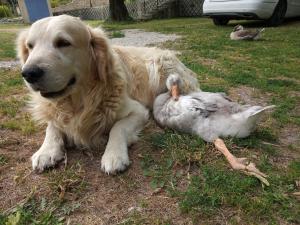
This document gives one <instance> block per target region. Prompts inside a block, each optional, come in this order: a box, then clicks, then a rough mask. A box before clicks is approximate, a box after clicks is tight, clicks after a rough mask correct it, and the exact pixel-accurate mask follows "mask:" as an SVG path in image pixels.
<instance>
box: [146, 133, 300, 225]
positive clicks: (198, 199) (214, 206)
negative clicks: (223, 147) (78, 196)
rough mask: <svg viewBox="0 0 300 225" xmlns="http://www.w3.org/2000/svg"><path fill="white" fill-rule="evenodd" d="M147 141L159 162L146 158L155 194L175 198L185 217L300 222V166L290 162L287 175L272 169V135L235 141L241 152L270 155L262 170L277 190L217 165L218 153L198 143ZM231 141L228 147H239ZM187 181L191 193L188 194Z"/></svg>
mask: <svg viewBox="0 0 300 225" xmlns="http://www.w3.org/2000/svg"><path fill="white" fill-rule="evenodd" d="M146 141H147V143H150V144H151V145H152V148H153V149H156V152H155V154H154V156H153V154H150V153H149V154H145V155H143V158H142V163H141V166H142V168H143V171H144V175H145V176H149V177H150V178H151V181H150V184H151V186H152V188H153V189H157V188H164V189H165V190H166V191H167V193H169V195H170V196H172V197H176V198H178V199H179V206H180V209H181V212H182V213H187V214H189V215H190V216H191V217H192V218H193V219H194V220H195V221H198V220H200V219H201V220H202V221H203V220H207V224H213V222H212V221H211V219H212V218H213V217H214V216H216V215H217V214H218V213H219V212H220V210H231V211H233V212H234V213H238V214H239V216H240V217H241V218H242V220H243V221H244V223H243V224H266V223H272V224H278V218H281V219H283V220H286V221H289V222H292V223H299V222H300V217H299V214H298V212H299V210H300V205H299V203H298V202H297V200H296V199H294V197H293V196H292V193H293V192H296V191H297V187H296V184H295V181H296V180H297V179H299V177H300V161H292V162H290V164H289V166H288V168H287V170H286V171H282V170H280V169H278V168H277V167H276V166H274V165H272V164H271V163H270V161H269V157H270V156H272V155H273V152H272V151H271V152H270V151H269V152H268V151H265V150H266V148H268V146H265V145H264V144H263V143H261V142H262V141H273V142H274V141H276V138H275V137H274V136H273V134H270V133H269V131H260V132H257V133H255V134H254V135H253V136H251V137H250V138H249V139H243V140H233V143H235V144H237V146H240V147H241V146H243V147H245V146H247V147H248V148H253V149H254V148H255V149H261V150H263V151H265V152H264V156H262V157H261V159H260V162H259V167H260V168H262V169H263V170H264V172H266V173H268V175H269V178H268V179H269V181H270V183H271V186H270V187H264V188H262V187H261V184H260V182H259V181H258V180H257V179H255V178H253V177H249V176H246V175H244V174H243V173H239V172H237V171H230V170H229V168H228V164H227V163H226V162H225V160H224V158H223V156H219V157H215V158H214V159H211V158H210V157H212V155H213V154H212V152H211V151H209V149H208V146H207V145H206V144H205V143H204V142H203V141H202V140H201V139H199V138H198V137H195V136H191V135H182V134H178V133H176V132H173V131H167V132H166V133H157V134H154V135H152V136H150V137H147V138H146ZM230 141H232V140H228V142H227V144H228V146H233V144H232V143H230ZM235 154H236V155H238V153H235ZM156 155H157V157H155V156H156ZM191 165H192V167H193V168H194V175H193V176H191V177H189V175H188V173H189V172H188V169H186V168H189V167H191ZM187 181H188V185H187V187H186V188H182V183H186V182H187ZM232 219H234V218H232ZM254 221H255V222H254Z"/></svg>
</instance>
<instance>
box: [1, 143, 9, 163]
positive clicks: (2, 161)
mask: <svg viewBox="0 0 300 225" xmlns="http://www.w3.org/2000/svg"><path fill="white" fill-rule="evenodd" d="M0 145H1V142H0ZM7 162H8V158H7V157H6V156H5V155H2V154H0V166H3V165H5V164H7Z"/></svg>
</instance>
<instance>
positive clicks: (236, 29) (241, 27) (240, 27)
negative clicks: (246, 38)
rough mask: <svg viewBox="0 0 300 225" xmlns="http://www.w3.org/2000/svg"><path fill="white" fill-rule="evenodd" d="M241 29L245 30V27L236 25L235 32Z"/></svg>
mask: <svg viewBox="0 0 300 225" xmlns="http://www.w3.org/2000/svg"><path fill="white" fill-rule="evenodd" d="M240 30H244V27H243V26H242V25H236V26H235V27H234V28H233V32H235V31H240Z"/></svg>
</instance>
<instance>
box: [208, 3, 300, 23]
mask: <svg viewBox="0 0 300 225" xmlns="http://www.w3.org/2000/svg"><path fill="white" fill-rule="evenodd" d="M278 1H279V0H205V2H204V4H203V15H204V16H210V17H216V16H226V17H228V18H230V19H243V18H244V19H265V20H266V19H269V18H270V17H271V16H272V14H273V12H274V9H275V7H276V5H277V3H278ZM287 4H288V7H287V12H286V16H285V17H295V16H300V0H287Z"/></svg>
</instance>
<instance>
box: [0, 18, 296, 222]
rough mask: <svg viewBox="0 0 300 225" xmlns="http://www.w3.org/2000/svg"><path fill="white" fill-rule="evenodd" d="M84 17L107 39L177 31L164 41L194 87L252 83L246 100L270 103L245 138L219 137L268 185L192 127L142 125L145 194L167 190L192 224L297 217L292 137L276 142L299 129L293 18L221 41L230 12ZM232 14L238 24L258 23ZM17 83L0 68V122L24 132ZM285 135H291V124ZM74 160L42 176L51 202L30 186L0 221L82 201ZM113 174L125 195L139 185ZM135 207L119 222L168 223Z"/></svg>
mask: <svg viewBox="0 0 300 225" xmlns="http://www.w3.org/2000/svg"><path fill="white" fill-rule="evenodd" d="M87 23H89V24H90V25H92V26H99V25H101V26H103V27H104V28H105V29H106V30H107V31H108V32H109V33H110V37H112V38H117V37H122V36H123V33H122V31H121V30H122V29H132V28H138V29H145V30H149V31H157V32H163V33H176V34H179V35H181V36H182V38H181V39H180V40H177V41H175V42H167V43H165V44H164V47H165V48H168V49H173V50H178V51H181V53H182V54H181V55H180V56H179V57H180V59H181V60H182V61H183V62H184V64H185V65H187V66H188V67H189V68H190V69H192V70H193V71H195V72H196V73H197V74H198V75H199V76H198V80H199V82H200V85H201V88H202V89H203V90H205V91H213V92H226V93H231V96H233V97H238V95H237V94H236V93H239V92H237V91H236V89H238V88H241V89H247V90H252V92H251V93H252V94H250V96H248V97H249V98H250V99H252V100H254V101H258V102H263V103H264V104H266V105H267V104H269V105H271V104H275V105H276V108H275V109H274V111H273V112H272V113H270V114H269V115H267V116H266V117H264V118H263V121H262V123H261V124H260V125H259V127H258V129H257V131H255V132H254V133H253V134H252V135H251V136H250V137H248V138H245V139H235V138H228V139H226V140H225V142H226V145H227V146H228V147H229V149H230V150H231V151H232V152H233V153H234V154H235V155H236V156H238V157H248V158H249V159H250V160H251V161H253V162H255V163H256V165H257V166H258V167H259V168H260V170H261V171H263V172H265V173H267V174H268V175H269V177H268V180H269V182H270V184H271V185H270V186H269V187H262V185H261V184H260V183H259V182H258V181H257V180H256V179H255V178H253V177H249V176H246V175H245V174H243V173H239V172H237V171H232V170H231V169H230V167H229V165H228V163H227V162H226V160H225V159H224V157H223V156H222V155H220V154H219V153H218V152H217V150H215V149H214V147H213V146H212V145H211V144H207V143H205V142H204V141H203V140H201V139H200V138H198V137H196V136H192V135H185V134H179V133H177V132H174V131H171V130H164V131H157V132H156V131H151V132H149V131H146V133H145V135H144V137H143V144H145V145H146V146H147V147H145V148H143V149H141V153H140V167H141V170H142V173H143V174H142V176H143V177H145V178H146V179H147V180H148V185H149V186H150V187H151V189H152V190H153V192H154V193H157V192H159V193H161V195H163V196H166V198H172V199H174V201H176V202H177V203H178V207H179V209H180V213H181V216H182V217H188V218H190V219H191V220H192V221H193V223H194V224H198V223H199V221H201V223H203V224H220V223H224V222H225V221H226V223H228V224H299V223H300V218H299V211H300V204H299V200H297V198H295V197H294V195H293V193H295V192H299V187H298V186H297V181H298V182H299V178H300V161H299V158H300V155H299V143H298V142H297V141H293V142H292V143H291V144H290V145H289V146H287V145H284V144H282V143H281V138H282V133H283V132H284V131H285V130H289V128H290V127H295V128H296V131H298V132H299V127H300V116H299V102H300V95H299V91H300V75H299V71H300V52H299V48H298V46H300V39H299V35H300V29H299V28H300V23H299V22H288V23H286V24H285V25H283V26H281V27H278V28H267V29H266V31H265V33H264V34H263V39H262V40H261V41H257V42H232V41H230V40H229V38H228V35H229V33H230V32H231V30H232V28H233V26H234V25H235V24H236V22H234V21H233V22H232V23H231V24H230V25H229V26H226V27H215V26H214V25H212V23H211V21H210V20H208V19H199V18H194V19H171V20H154V21H150V22H142V23H134V22H130V23H128V22H126V23H118V24H113V23H103V22H102V21H87ZM241 23H242V24H244V25H246V27H247V25H249V26H252V27H253V26H254V27H255V26H259V25H261V24H259V23H255V22H254V23H246V22H243V21H242V22H241ZM17 28H20V25H10V26H8V25H5V26H4V25H0V31H1V29H2V30H5V32H2V31H1V37H0V60H7V59H14V58H15V52H14V38H15V36H16V32H15V29H17ZM7 29H11V30H12V31H8V30H7ZM2 34H3V35H2ZM1 43H2V44H1ZM23 86H24V85H23V82H22V79H21V77H20V75H19V71H17V70H0V97H1V101H0V130H10V131H11V132H16V134H21V135H27V136H28V137H31V135H33V134H34V133H35V132H36V130H37V129H36V126H35V124H34V123H33V122H32V121H31V119H30V117H29V115H28V114H27V113H24V112H23V109H24V106H25V102H26V101H27V99H28V98H27V97H24V96H25V91H24V88H23ZM288 134H289V135H290V136H292V137H297V134H295V133H293V132H288ZM0 144H1V142H0ZM12 161H13V159H12V158H11V157H9V156H7V155H6V154H3V155H2V154H1V155H0V167H1V166H5V165H6V164H9V163H11V162H12ZM82 167H83V166H82V165H81V163H75V164H73V166H69V167H67V169H66V171H61V170H52V171H48V172H47V173H46V174H45V175H43V179H45V180H46V184H47V185H46V187H47V188H48V189H49V190H50V192H51V193H52V195H53V196H55V201H54V202H52V201H51V200H49V199H48V198H47V197H45V199H44V200H43V196H42V194H41V193H39V194H37V195H36V196H35V198H33V199H31V200H30V201H28V204H23V205H21V206H19V207H17V208H15V210H14V211H11V212H8V213H6V214H1V216H0V224H5V223H7V221H8V220H11V221H13V220H20V221H21V220H22V221H23V220H24V221H26V222H24V223H21V222H20V224H34V223H35V222H33V221H38V222H39V224H60V223H64V222H65V221H66V220H65V219H66V215H67V214H68V213H72V212H73V211H75V210H77V209H78V208H79V209H80V208H81V207H80V206H79V205H76V204H77V203H78V204H80V201H79V202H78V201H77V199H80V198H81V196H82V194H83V195H84V194H85V192H86V191H87V189H88V188H86V187H87V186H88V184H87V183H86V181H85V178H84V169H83V168H82ZM129 170H130V169H129ZM99 173H101V172H100V171H99ZM107 179H110V178H109V177H108V178H107ZM119 180H120V182H121V184H122V187H126V188H125V189H128V190H129V192H130V194H132V193H134V194H135V190H141V188H143V185H141V184H140V183H139V180H136V179H135V178H134V177H132V176H130V175H128V174H127V173H125V174H122V175H119ZM114 182H117V181H115V180H114ZM143 190H144V189H143ZM147 198H148V197H147ZM121 200H124V199H121ZM73 201H75V203H73V205H72V202H73ZM41 205H44V207H40V206H41ZM140 205H142V208H143V210H144V211H148V212H151V210H152V209H151V208H149V207H150V206H149V204H148V202H147V201H146V200H145V202H144V203H143V202H142V203H140ZM144 211H133V212H131V213H128V214H127V216H126V218H125V219H124V220H122V221H123V222H122V223H120V224H147V223H149V221H150V223H151V224H172V223H174V221H172V220H169V219H168V218H155V216H151V215H149V214H145V213H144ZM75 212H76V211H75ZM27 215H29V216H28V217H27ZM1 219H2V221H1ZM3 221H4V222H3ZM47 221H50V222H47Z"/></svg>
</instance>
